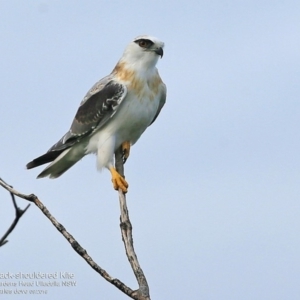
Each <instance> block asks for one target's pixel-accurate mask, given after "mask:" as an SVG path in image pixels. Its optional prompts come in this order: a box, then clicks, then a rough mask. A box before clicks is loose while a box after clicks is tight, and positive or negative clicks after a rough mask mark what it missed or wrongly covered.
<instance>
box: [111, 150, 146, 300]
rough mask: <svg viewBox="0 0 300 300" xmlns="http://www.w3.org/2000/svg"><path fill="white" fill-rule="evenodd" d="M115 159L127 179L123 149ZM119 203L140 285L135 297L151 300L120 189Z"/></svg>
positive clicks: (126, 242)
mask: <svg viewBox="0 0 300 300" xmlns="http://www.w3.org/2000/svg"><path fill="white" fill-rule="evenodd" d="M115 158H116V162H115V165H116V170H117V171H118V173H119V174H120V175H122V176H123V177H124V178H125V176H124V164H123V153H122V148H121V147H120V148H119V149H118V150H117V151H116V153H115ZM119 201H120V210H121V216H120V227H121V233H122V240H123V243H124V246H125V251H126V255H127V258H128V260H129V263H130V265H131V268H132V270H133V272H134V275H135V277H136V279H137V282H138V285H139V289H138V290H136V291H134V295H136V296H137V297H138V298H137V299H139V300H150V294H149V286H148V283H147V280H146V277H145V275H144V272H143V270H142V268H141V266H140V264H139V262H138V259H137V256H136V254H135V251H134V247H133V238H132V225H131V222H130V219H129V213H128V208H127V204H126V197H125V194H124V193H123V192H122V190H121V189H119Z"/></svg>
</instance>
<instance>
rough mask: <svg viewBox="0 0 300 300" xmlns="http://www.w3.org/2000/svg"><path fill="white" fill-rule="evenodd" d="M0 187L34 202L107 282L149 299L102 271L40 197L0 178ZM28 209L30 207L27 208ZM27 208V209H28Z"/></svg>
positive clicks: (136, 297) (133, 294)
mask: <svg viewBox="0 0 300 300" xmlns="http://www.w3.org/2000/svg"><path fill="white" fill-rule="evenodd" d="M0 185H1V186H2V187H4V188H5V189H6V190H8V191H9V192H10V193H11V194H13V195H16V196H18V197H20V198H23V199H25V200H28V201H30V202H33V203H34V204H35V205H36V206H37V207H38V208H39V209H40V210H41V211H42V212H43V214H44V215H45V216H46V217H47V218H48V219H49V220H50V221H51V223H52V224H53V225H54V226H55V228H56V229H57V230H58V231H59V232H60V233H61V234H62V235H63V236H64V237H65V239H66V240H67V241H68V242H69V243H70V245H71V246H72V248H73V249H74V250H75V251H76V252H77V253H78V254H79V255H80V256H81V257H82V258H83V259H84V260H85V261H86V262H87V263H88V264H89V265H90V266H91V267H92V268H93V269H94V270H95V271H96V272H97V273H99V274H100V275H101V276H102V277H103V278H104V279H105V280H107V281H108V282H110V283H111V284H113V285H114V286H115V287H117V288H118V289H119V290H121V291H122V292H123V293H124V294H126V295H127V296H129V297H130V298H132V299H136V300H142V299H147V298H140V296H139V294H137V292H136V291H133V290H132V289H130V288H129V287H128V286H126V285H125V284H124V283H123V282H121V281H120V280H119V279H117V278H112V277H111V276H110V275H109V274H108V273H107V272H106V271H105V270H104V269H102V268H101V267H100V266H99V265H98V264H97V263H96V262H95V261H94V260H93V259H92V258H91V256H90V255H88V253H87V251H86V250H85V249H84V248H83V247H82V246H81V245H80V244H79V243H78V242H77V241H76V239H75V238H74V237H73V236H72V235H71V234H70V233H69V232H68V231H67V230H66V228H65V227H64V226H63V225H62V224H60V223H59V222H58V221H57V220H56V219H55V218H54V217H53V216H52V215H51V213H50V212H49V210H48V209H47V208H46V206H44V204H43V203H42V202H41V201H40V200H39V199H38V197H37V196H36V195H34V194H30V195H25V194H22V193H20V192H18V191H17V190H15V189H14V188H13V187H11V186H10V185H8V184H7V183H6V182H4V181H3V180H2V179H1V178H0ZM27 208H28V207H27ZM27 208H26V209H27Z"/></svg>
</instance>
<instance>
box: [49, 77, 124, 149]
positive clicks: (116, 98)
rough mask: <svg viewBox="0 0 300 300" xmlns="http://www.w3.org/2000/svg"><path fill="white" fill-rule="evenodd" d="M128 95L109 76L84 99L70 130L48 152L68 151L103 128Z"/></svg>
mask: <svg viewBox="0 0 300 300" xmlns="http://www.w3.org/2000/svg"><path fill="white" fill-rule="evenodd" d="M126 94H127V88H126V86H125V85H123V84H120V83H117V82H116V81H114V80H112V79H111V78H110V77H109V76H107V77H105V78H103V79H101V80H100V81H99V82H97V83H96V84H95V85H94V86H93V87H92V88H91V89H90V90H89V92H88V93H87V94H86V96H85V97H84V98H83V100H82V102H81V103H80V106H79V108H78V110H77V113H76V115H75V118H74V120H73V123H72V125H71V128H70V130H69V131H68V132H67V133H66V134H65V135H64V136H63V137H62V138H61V139H60V140H59V141H58V142H57V143H56V144H55V145H53V146H52V147H51V148H50V149H49V150H48V152H50V151H56V150H63V149H67V148H69V147H71V146H72V145H74V144H75V143H77V142H78V141H80V140H81V139H82V138H83V137H85V136H87V135H90V134H91V133H93V132H94V131H95V130H96V129H99V128H101V127H102V126H103V125H104V124H105V123H106V122H107V121H108V120H109V119H110V118H112V117H113V116H114V114H115V113H116V111H117V109H118V107H119V105H120V104H121V102H122V101H123V99H124V98H125V96H126Z"/></svg>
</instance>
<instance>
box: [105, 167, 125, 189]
mask: <svg viewBox="0 0 300 300" xmlns="http://www.w3.org/2000/svg"><path fill="white" fill-rule="evenodd" d="M109 170H110V173H111V176H112V178H111V181H112V183H113V186H114V189H115V190H118V189H119V188H120V189H121V190H122V191H123V193H127V188H128V183H127V181H126V180H125V179H124V178H123V177H122V176H121V175H120V174H119V173H118V172H117V171H116V169H115V168H114V167H110V168H109Z"/></svg>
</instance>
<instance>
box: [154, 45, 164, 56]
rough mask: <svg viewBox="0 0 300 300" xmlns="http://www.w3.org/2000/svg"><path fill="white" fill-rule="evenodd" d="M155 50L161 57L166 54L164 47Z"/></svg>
mask: <svg viewBox="0 0 300 300" xmlns="http://www.w3.org/2000/svg"><path fill="white" fill-rule="evenodd" d="M154 52H155V53H156V54H157V55H160V57H161V58H162V57H163V55H164V50H163V48H162V47H159V48H157V49H155V50H154Z"/></svg>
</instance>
